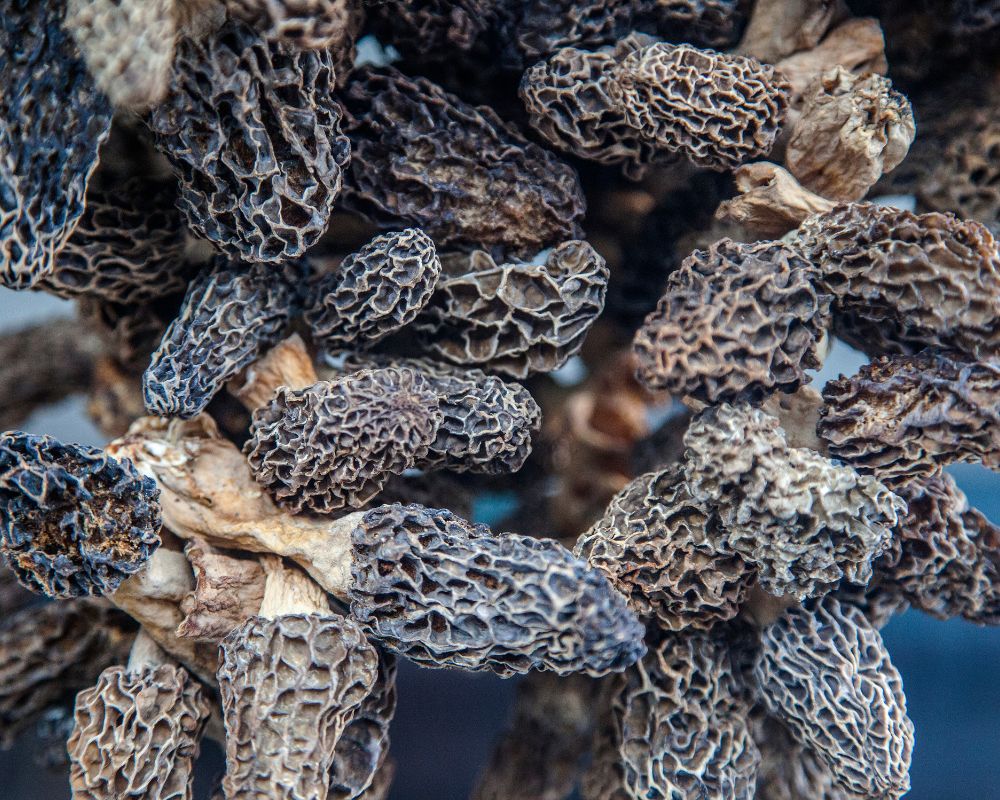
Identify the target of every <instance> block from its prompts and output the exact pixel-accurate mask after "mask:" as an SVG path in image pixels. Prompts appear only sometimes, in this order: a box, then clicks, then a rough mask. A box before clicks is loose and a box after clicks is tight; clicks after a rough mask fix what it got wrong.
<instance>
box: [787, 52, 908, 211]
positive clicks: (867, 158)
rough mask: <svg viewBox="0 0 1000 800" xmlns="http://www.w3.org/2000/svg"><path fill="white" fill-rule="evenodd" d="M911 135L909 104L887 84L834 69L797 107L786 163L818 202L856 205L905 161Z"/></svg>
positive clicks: (876, 77) (885, 80)
mask: <svg viewBox="0 0 1000 800" xmlns="http://www.w3.org/2000/svg"><path fill="white" fill-rule="evenodd" d="M916 132H917V128H916V123H915V122H914V120H913V109H912V108H911V107H910V101H909V100H907V99H906V97H904V96H903V95H902V94H900V93H899V92H897V91H895V90H894V89H893V88H892V82H891V81H890V80H889V79H888V78H884V77H882V76H881V75H877V74H875V73H869V74H866V75H855V74H854V73H852V72H851V71H850V70H848V69H845V68H844V67H841V66H836V67H834V68H832V69H831V70H829V71H827V72H824V73H823V74H822V75H821V76H820V77H819V78H818V79H817V80H816V81H815V83H814V84H813V85H812V86H811V87H810V90H809V92H808V93H807V94H806V96H805V99H804V100H803V101H802V108H801V110H800V115H799V117H798V120H797V122H796V123H795V125H794V127H793V129H792V133H791V138H790V139H789V141H788V150H787V152H786V155H785V163H786V164H787V166H788V169H789V171H790V172H791V173H792V174H793V175H794V176H795V177H796V178H798V179H799V182H800V183H801V184H802V185H803V186H805V187H806V188H808V189H811V190H812V191H814V192H817V193H818V194H820V195H822V196H823V197H828V198H830V199H831V200H840V201H852V200H861V199H862V198H863V197H864V196H865V195H866V194H867V193H868V190H869V189H870V188H871V187H872V186H874V185H875V183H876V182H877V181H878V179H879V178H881V177H882V174H883V173H886V172H890V171H891V170H892V169H893V168H895V167H896V166H898V165H899V163H900V162H901V161H902V160H903V159H904V158H905V157H906V154H907V153H908V152H909V150H910V144H911V143H912V142H913V138H914V136H916Z"/></svg>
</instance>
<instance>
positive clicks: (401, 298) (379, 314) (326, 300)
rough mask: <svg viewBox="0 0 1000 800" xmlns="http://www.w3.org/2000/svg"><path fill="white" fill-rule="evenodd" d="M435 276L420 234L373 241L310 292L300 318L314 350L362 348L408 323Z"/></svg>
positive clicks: (433, 259)
mask: <svg viewBox="0 0 1000 800" xmlns="http://www.w3.org/2000/svg"><path fill="white" fill-rule="evenodd" d="M440 276H441V260H440V259H439V258H438V255H437V250H436V249H435V247H434V242H432V241H431V239H430V237H429V236H427V234H425V233H424V232H423V231H420V230H417V229H416V228H407V229H406V230H404V231H399V232H396V233H386V234H383V235H381V236H376V237H375V238H374V239H372V241H370V242H369V243H368V244H366V245H365V246H364V247H362V248H361V250H359V251H358V252H357V253H352V254H351V255H349V256H348V257H347V258H345V259H344V261H343V262H342V263H341V264H340V266H339V267H337V268H336V269H335V270H333V271H332V272H330V273H329V274H328V275H325V276H323V277H322V278H320V279H319V280H318V281H317V282H316V283H315V285H313V286H312V287H311V288H310V290H309V298H308V300H307V301H306V311H305V314H304V318H305V321H306V324H307V325H308V326H309V329H310V331H311V333H312V337H313V340H314V341H315V342H317V343H318V344H321V345H323V346H326V347H367V346H370V345H372V344H375V342H377V341H379V340H380V339H384V338H385V337H386V336H388V335H389V334H391V333H393V332H395V331H397V330H399V329H400V328H402V327H403V326H405V325H408V324H409V323H410V322H412V321H413V319H414V317H416V316H417V314H418V313H419V311H420V309H422V308H423V307H424V306H425V305H427V301H428V300H430V299H431V294H432V293H433V291H434V287H435V286H436V285H437V282H438V278H439V277H440Z"/></svg>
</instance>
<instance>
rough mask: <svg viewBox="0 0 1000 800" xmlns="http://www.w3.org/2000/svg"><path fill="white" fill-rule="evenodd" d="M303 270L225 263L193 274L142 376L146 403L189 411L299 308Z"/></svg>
mask: <svg viewBox="0 0 1000 800" xmlns="http://www.w3.org/2000/svg"><path fill="white" fill-rule="evenodd" d="M304 279H305V269H304V267H303V266H302V265H301V264H299V263H298V262H295V261H291V262H288V263H285V264H281V265H273V264H253V265H245V264H240V263H234V264H228V263H226V262H225V261H224V260H223V259H221V258H220V259H217V261H216V263H215V265H214V269H213V270H212V271H211V272H210V273H208V274H205V275H202V276H201V277H200V278H198V279H197V280H196V281H194V282H193V283H192V284H191V285H190V286H189V287H188V290H187V294H186V295H185V296H184V303H183V304H182V306H181V309H180V313H179V314H178V316H177V318H176V319H175V320H174V321H173V322H171V323H170V327H169V328H167V330H166V332H165V333H164V334H163V338H162V339H161V340H160V345H159V347H157V349H156V352H155V353H153V356H152V360H151V362H150V364H149V367H148V368H147V369H146V372H145V374H144V375H143V376H142V390H143V397H144V398H145V402H146V408H147V409H148V410H149V411H150V412H151V413H154V414H159V415H161V416H179V417H183V418H185V419H186V418H189V417H193V416H195V415H197V414H200V413H201V412H202V411H204V410H205V407H206V406H207V405H208V404H209V402H211V400H212V398H213V397H214V396H215V395H216V393H217V392H218V391H219V390H220V389H222V387H223V385H224V384H225V382H226V381H227V380H229V379H230V378H232V377H233V376H234V375H236V374H237V373H238V372H239V371H240V370H241V369H243V368H244V367H246V366H247V365H248V364H250V363H251V362H252V361H253V360H254V359H255V358H256V357H257V356H258V355H259V354H260V352H261V351H262V350H263V349H264V348H265V347H268V346H269V345H272V344H274V343H275V342H277V341H278V339H280V338H281V337H282V336H283V335H284V333H285V330H286V328H287V327H288V324H289V322H290V321H291V318H292V316H293V315H294V314H295V313H296V312H297V310H298V307H299V291H300V290H301V286H300V284H301V282H302V281H303V280H304Z"/></svg>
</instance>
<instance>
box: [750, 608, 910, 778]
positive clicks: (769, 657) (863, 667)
mask: <svg viewBox="0 0 1000 800" xmlns="http://www.w3.org/2000/svg"><path fill="white" fill-rule="evenodd" d="M753 672H754V676H755V678H756V679H757V684H758V691H759V693H760V697H761V700H762V701H763V703H764V706H765V708H766V709H767V711H768V713H770V714H772V715H773V716H775V717H776V718H778V719H779V720H781V722H783V723H784V724H785V725H786V726H787V727H788V730H789V731H790V732H791V734H792V736H794V738H795V739H796V740H797V741H799V742H800V743H802V744H803V745H805V746H806V747H808V748H809V749H810V750H811V751H812V752H813V753H814V754H815V755H816V756H818V757H819V759H820V760H821V761H822V762H823V764H824V765H825V766H826V768H827V769H829V770H830V772H831V773H832V774H833V776H834V777H835V778H836V780H837V782H838V783H839V785H840V786H841V787H842V788H843V789H844V790H846V791H848V792H851V793H853V794H854V795H857V796H860V797H881V798H897V797H901V796H902V795H904V794H906V792H907V791H909V788H910V777H909V769H910V757H911V754H912V751H913V723H912V722H910V719H909V717H907V716H906V698H905V697H904V696H903V684H902V681H901V679H900V677H899V673H898V672H897V671H896V668H895V667H894V666H893V665H892V662H891V661H890V660H889V654H888V653H887V652H886V650H885V644H884V643H883V642H882V637H881V636H880V635H879V633H878V631H876V630H875V629H874V628H873V627H872V626H871V625H870V624H869V623H868V621H867V620H866V619H865V618H864V615H863V614H862V613H861V612H860V611H859V610H858V609H856V608H850V607H848V606H844V605H842V604H841V603H839V602H838V601H837V600H836V598H833V597H825V598H821V599H820V600H817V601H810V602H809V603H808V604H806V605H805V606H801V607H793V608H790V609H788V610H786V611H785V612H784V613H783V614H782V615H781V617H779V618H778V620H777V621H775V622H774V623H772V624H771V625H769V626H768V627H766V628H765V629H764V630H763V632H762V635H761V645H760V649H759V652H758V655H757V658H756V662H755V664H754V668H753Z"/></svg>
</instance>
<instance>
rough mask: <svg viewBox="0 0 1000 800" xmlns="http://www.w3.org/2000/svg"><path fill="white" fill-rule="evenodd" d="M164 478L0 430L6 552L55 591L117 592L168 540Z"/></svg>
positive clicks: (30, 579) (20, 569)
mask: <svg viewBox="0 0 1000 800" xmlns="http://www.w3.org/2000/svg"><path fill="white" fill-rule="evenodd" d="M159 532H160V505H159V492H158V491H157V489H156V484H155V483H154V482H153V481H152V480H151V479H149V478H145V477H143V476H142V475H140V474H139V473H138V472H137V471H136V470H135V467H133V465H132V464H131V463H129V462H128V461H119V460H117V459H115V458H112V457H110V456H108V455H106V454H104V453H102V452H101V451H100V450H97V449H95V448H93V447H88V446H86V445H80V444H63V443H62V442H58V441H56V440H55V439H52V438H51V437H48V436H35V435H33V434H30V433H23V432H21V431H8V432H7V433H4V434H2V435H0V553H2V554H3V557H4V558H5V559H6V561H7V563H8V564H9V565H10V567H11V568H12V569H13V570H14V572H15V573H17V576H18V580H20V581H21V583H22V585H24V586H26V587H27V588H29V589H31V590H32V591H35V592H39V593H42V594H47V595H49V596H51V597H60V598H66V597H74V596H80V595H91V594H93V595H102V594H109V593H111V592H113V591H114V590H115V589H117V588H118V585H119V584H120V583H121V582H122V581H123V580H124V579H125V578H127V577H128V576H129V575H131V574H133V573H134V572H135V571H136V570H138V569H139V568H140V567H141V566H142V565H143V563H145V561H146V560H147V559H148V558H149V556H150V555H151V554H152V553H153V551H155V550H156V548H157V547H158V546H159V544H160V538H159Z"/></svg>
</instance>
